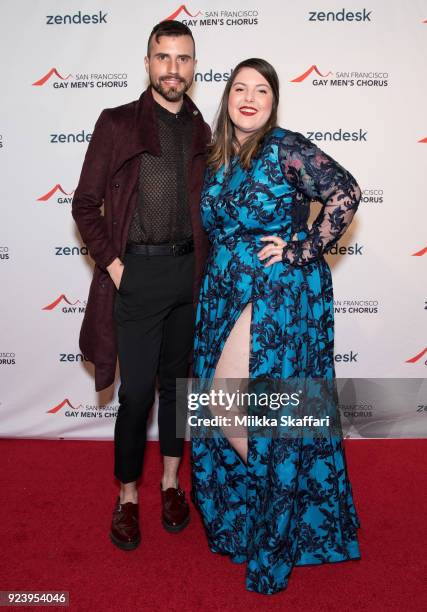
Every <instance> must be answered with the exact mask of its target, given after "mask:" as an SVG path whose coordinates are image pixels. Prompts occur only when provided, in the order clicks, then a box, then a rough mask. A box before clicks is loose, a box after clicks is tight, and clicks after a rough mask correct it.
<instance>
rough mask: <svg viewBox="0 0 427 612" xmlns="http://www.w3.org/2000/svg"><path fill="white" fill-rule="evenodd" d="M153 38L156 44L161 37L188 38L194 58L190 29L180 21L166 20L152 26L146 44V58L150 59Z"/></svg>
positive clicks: (194, 45)
mask: <svg viewBox="0 0 427 612" xmlns="http://www.w3.org/2000/svg"><path fill="white" fill-rule="evenodd" d="M153 36H154V38H155V39H156V42H159V38H160V37H161V36H189V37H190V38H191V40H192V41H193V48H194V57H196V43H195V42H194V38H193V34H192V33H191V30H190V28H189V27H188V26H186V25H185V24H184V23H181V22H180V21H174V20H173V19H167V20H166V21H161V22H160V23H158V24H157V25H155V26H154V28H153V29H152V30H151V34H150V36H149V38H148V43H147V56H148V57H150V44H151V40H152V38H153Z"/></svg>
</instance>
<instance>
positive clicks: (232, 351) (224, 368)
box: [214, 302, 252, 463]
mask: <svg viewBox="0 0 427 612" xmlns="http://www.w3.org/2000/svg"><path fill="white" fill-rule="evenodd" d="M251 318H252V303H251V302H249V303H248V304H247V305H246V306H245V308H244V309H243V310H242V312H241V314H240V316H239V318H238V319H237V321H236V323H235V324H234V327H233V329H232V330H231V332H230V335H229V336H228V338H227V340H226V342H225V345H224V348H223V350H222V353H221V356H220V358H219V361H218V363H217V366H216V370H215V375H214V384H215V380H218V379H224V378H237V379H248V378H249V353H250V342H251V334H250V326H251ZM224 429H226V428H224ZM223 431H224V430H223ZM224 433H225V432H224ZM228 439H229V441H230V444H231V445H232V446H233V448H234V449H235V450H236V451H237V452H238V453H239V455H240V456H241V458H242V459H243V461H244V462H245V463H246V461H247V455H248V439H247V435H245V436H243V435H242V436H239V437H232V436H230V437H229V438H228Z"/></svg>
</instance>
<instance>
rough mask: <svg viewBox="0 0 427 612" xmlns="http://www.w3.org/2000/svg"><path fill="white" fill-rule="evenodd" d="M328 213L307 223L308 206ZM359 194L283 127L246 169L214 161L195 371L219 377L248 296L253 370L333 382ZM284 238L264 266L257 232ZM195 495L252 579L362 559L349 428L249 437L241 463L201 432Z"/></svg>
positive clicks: (345, 175)
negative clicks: (336, 298)
mask: <svg viewBox="0 0 427 612" xmlns="http://www.w3.org/2000/svg"><path fill="white" fill-rule="evenodd" d="M313 199H316V200H318V201H320V202H321V204H322V209H321V212H320V213H319V215H318V217H317V218H316V220H315V222H314V223H313V225H312V227H311V228H308V225H307V220H308V217H309V213H310V202H311V200H313ZM359 200H360V189H359V186H358V185H357V183H356V181H355V179H354V178H353V177H352V175H351V174H350V173H349V172H348V171H347V170H345V169H344V168H343V167H342V166H340V165H339V164H338V163H337V162H336V161H334V160H333V159H332V158H331V157H329V156H328V155H327V154H326V153H324V152H323V151H321V150H320V149H319V148H318V147H317V146H315V145H314V144H313V143H311V142H310V141H309V140H308V139H306V138H305V137H304V136H303V135H302V134H299V133H298V132H292V131H290V130H285V129H283V128H279V127H278V128H274V129H273V130H271V131H270V132H269V133H268V135H267V136H266V137H265V139H264V142H263V144H262V146H261V148H260V151H259V153H258V155H257V157H256V158H255V159H254V160H253V162H252V165H251V167H250V168H249V170H244V169H243V168H242V167H241V166H240V164H239V161H238V158H233V159H232V161H231V163H230V165H229V167H228V168H227V169H225V168H224V167H222V168H220V169H219V170H218V171H217V172H212V171H211V170H209V169H208V170H207V171H206V175H205V183H204V188H203V191H202V197H201V214H202V221H203V225H204V228H205V230H206V231H207V233H208V235H209V238H210V241H211V244H212V247H211V251H210V254H209V257H208V260H207V263H206V268H205V273H204V277H203V281H202V286H201V291H200V297H199V303H198V308H197V317H196V334H195V348H194V366H193V371H194V377H196V378H200V379H207V380H212V378H213V376H214V373H215V368H216V365H217V363H218V360H219V358H220V355H221V352H222V349H223V347H224V344H225V341H226V340H227V338H228V335H229V334H230V332H231V330H232V328H233V326H234V324H235V322H236V321H237V319H238V317H239V315H240V313H241V312H242V310H243V309H244V307H245V306H246V304H247V303H248V302H251V303H252V320H251V328H250V357H249V376H250V379H259V378H262V377H268V378H271V379H280V380H283V379H287V378H291V377H299V378H319V379H333V378H334V377H335V371H334V318H333V292H332V277H331V272H330V268H329V266H328V264H327V262H326V261H325V259H324V257H323V254H324V253H326V252H327V251H328V250H329V249H330V248H331V247H332V246H333V245H334V244H335V243H336V242H337V241H338V240H339V239H340V237H341V236H342V235H343V233H344V232H345V230H346V229H347V227H348V225H349V224H350V222H351V220H352V218H353V216H354V214H355V212H356V209H357V206H358V203H359ZM267 235H278V236H281V238H283V240H284V241H285V242H286V243H287V246H286V247H285V248H284V249H283V259H282V262H278V263H275V264H273V265H272V266H270V267H268V268H264V263H265V262H260V261H259V259H258V257H257V253H258V252H259V251H260V250H261V248H262V247H263V246H265V243H263V242H261V241H260V238H261V237H262V236H267ZM192 468H193V470H192V473H193V492H192V493H193V498H194V501H195V503H196V505H197V506H198V508H199V510H200V512H201V514H202V517H203V521H204V524H205V528H206V532H207V536H208V542H209V547H210V549H211V550H212V551H213V552H219V553H223V554H227V555H230V558H231V559H232V560H233V561H235V562H238V563H242V562H246V563H247V573H246V588H247V589H249V590H252V591H257V592H260V593H264V594H271V593H275V592H277V591H279V590H281V589H283V588H285V587H286V585H287V580H288V577H289V575H290V573H291V571H292V567H293V566H295V565H307V564H319V563H326V562H336V561H345V560H349V559H358V558H360V552H359V546H358V541H357V528H358V527H359V526H360V525H359V520H358V516H357V512H356V509H355V506H354V503H353V497H352V489H351V484H350V482H349V480H348V476H347V469H346V461H345V454H344V448H343V444H342V438H341V436H340V435H337V434H336V432H335V433H333V432H332V431H331V433H330V435H329V437H322V438H319V439H315V438H314V437H313V438H310V436H306V435H304V436H302V437H298V438H293V439H287V438H276V439H270V438H266V437H257V436H249V438H248V459H247V464H245V463H244V462H243V461H242V460H241V458H240V457H239V455H238V454H237V453H236V451H235V450H234V449H233V447H232V446H231V444H230V442H229V441H228V440H227V438H226V437H225V436H218V437H212V438H196V437H193V439H192Z"/></svg>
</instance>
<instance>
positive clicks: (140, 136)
mask: <svg viewBox="0 0 427 612" xmlns="http://www.w3.org/2000/svg"><path fill="white" fill-rule="evenodd" d="M184 104H185V106H186V108H187V110H188V111H189V113H190V114H191V115H192V117H193V121H194V123H193V125H194V129H193V138H192V145H191V157H194V156H195V155H199V154H201V153H204V152H205V149H206V140H207V136H206V129H205V125H204V121H203V117H202V115H201V113H200V111H199V109H198V108H197V107H196V105H195V104H194V103H193V102H192V100H191V99H190V98H189V97H188V96H187V95H184ZM122 136H123V138H124V142H123V146H122V147H120V150H119V152H118V154H117V158H116V161H115V164H114V168H113V174H115V173H116V172H117V171H118V170H119V169H120V168H121V167H122V166H123V164H124V163H125V162H127V161H128V160H130V159H132V158H134V157H136V156H138V155H140V154H141V153H143V152H147V153H150V155H157V156H160V155H161V154H162V150H161V147H160V141H159V134H158V129H157V117H156V112H155V108H154V98H153V95H152V93H151V87H148V89H146V90H145V91H144V92H143V93H142V94H141V96H140V98H139V100H137V101H136V102H135V103H134V108H133V113H132V115H131V117H130V125H129V126H128V127H127V129H126V130H125V132H122Z"/></svg>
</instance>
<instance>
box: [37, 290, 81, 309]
mask: <svg viewBox="0 0 427 612" xmlns="http://www.w3.org/2000/svg"><path fill="white" fill-rule="evenodd" d="M62 301H64V302H66V303H67V304H69V305H70V306H75V305H76V304H80V300H76V301H75V302H70V300H69V299H68V298H67V296H66V295H65V294H64V293H61V295H60V296H59V298H57V299H56V300H55V301H54V302H52V304H48V305H47V306H43V308H42V310H53V309H54V308H56V306H58V304H59V302H62Z"/></svg>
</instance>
